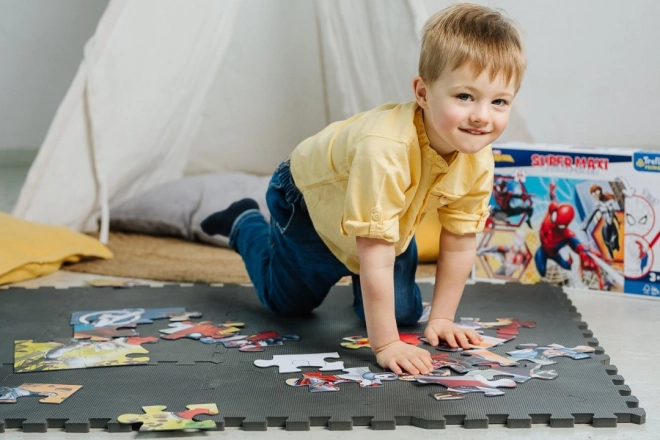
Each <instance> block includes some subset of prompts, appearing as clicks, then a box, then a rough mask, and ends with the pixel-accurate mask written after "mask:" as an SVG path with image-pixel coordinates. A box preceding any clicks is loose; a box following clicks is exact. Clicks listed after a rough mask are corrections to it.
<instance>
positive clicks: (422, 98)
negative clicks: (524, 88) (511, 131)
mask: <svg viewBox="0 0 660 440" xmlns="http://www.w3.org/2000/svg"><path fill="white" fill-rule="evenodd" d="M413 87H414V89H415V97H416V99H417V102H418V103H419V105H420V106H421V107H422V109H424V125H425V128H426V135H427V136H428V138H429V142H430V143H431V148H433V149H434V150H435V151H437V152H438V154H440V155H443V156H445V155H449V154H451V153H453V152H454V151H458V152H460V153H467V154H470V153H476V152H478V151H479V150H481V149H482V148H484V147H485V146H486V145H489V144H490V143H492V142H493V141H494V140H495V139H497V138H498V137H499V136H500V135H501V134H502V132H503V131H504V129H505V128H506V125H507V123H508V121H509V114H510V112H511V103H512V101H513V98H514V97H515V92H516V90H515V81H513V80H511V81H509V82H508V83H507V81H506V79H505V77H504V75H503V74H502V73H499V74H498V75H497V76H496V77H495V78H494V79H492V80H491V78H490V71H488V70H484V71H483V72H481V73H480V74H479V75H477V76H476V77H475V75H474V70H473V69H472V67H471V66H470V65H469V64H465V65H463V66H461V67H459V68H458V69H455V70H453V71H451V72H445V73H443V74H442V75H441V76H440V78H438V79H437V80H436V81H435V82H433V83H432V84H430V85H429V84H427V83H425V81H424V80H423V79H422V78H420V77H415V79H414V80H413Z"/></svg>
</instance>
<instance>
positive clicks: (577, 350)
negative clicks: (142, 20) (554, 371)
mask: <svg viewBox="0 0 660 440" xmlns="http://www.w3.org/2000/svg"><path fill="white" fill-rule="evenodd" d="M516 348H518V349H519V350H514V351H507V353H506V354H508V355H509V359H512V360H516V361H520V360H528V361H530V362H535V363H537V364H541V365H551V364H556V363H557V362H556V361H551V360H550V359H552V358H555V357H562V356H563V357H569V358H572V359H576V360H578V359H586V358H589V357H591V356H589V355H588V354H587V353H593V352H594V351H595V349H594V348H593V347H589V346H586V345H578V346H577V347H573V348H566V347H564V346H563V345H559V344H548V345H547V346H545V347H539V346H538V345H536V344H521V345H519V346H518V347H516Z"/></svg>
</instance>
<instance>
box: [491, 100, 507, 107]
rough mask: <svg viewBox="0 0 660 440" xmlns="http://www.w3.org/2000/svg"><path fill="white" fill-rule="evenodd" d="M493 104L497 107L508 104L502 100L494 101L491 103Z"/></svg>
mask: <svg viewBox="0 0 660 440" xmlns="http://www.w3.org/2000/svg"><path fill="white" fill-rule="evenodd" d="M493 104H494V105H497V106H502V105H507V104H508V103H507V102H506V101H505V100H504V99H496V100H495V101H493Z"/></svg>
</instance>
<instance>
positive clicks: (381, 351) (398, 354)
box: [374, 341, 433, 375]
mask: <svg viewBox="0 0 660 440" xmlns="http://www.w3.org/2000/svg"><path fill="white" fill-rule="evenodd" d="M374 354H375V355H376V361H377V362H378V365H380V366H381V367H383V368H389V369H390V370H392V372H394V373H395V374H402V373H403V372H404V371H406V372H408V373H410V374H413V375H417V374H429V373H431V372H433V366H432V365H433V364H432V362H431V353H429V352H428V351H426V350H424V349H422V348H418V347H415V346H414V345H408V344H406V343H405V342H401V341H394V342H392V343H390V344H388V345H385V346H383V347H380V348H378V349H374Z"/></svg>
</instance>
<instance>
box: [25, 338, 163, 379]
mask: <svg viewBox="0 0 660 440" xmlns="http://www.w3.org/2000/svg"><path fill="white" fill-rule="evenodd" d="M153 342H158V338H153V337H147V338H139V337H131V338H116V339H112V340H110V341H90V340H88V339H56V340H54V341H51V342H33V341H32V340H30V339H28V340H18V341H14V372H15V373H26V372H30V371H51V370H67V369H78V368H92V367H114V366H119V365H139V364H146V363H148V362H149V358H148V357H128V355H131V354H145V353H149V351H147V350H146V349H145V348H144V347H142V346H141V344H146V343H153Z"/></svg>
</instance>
